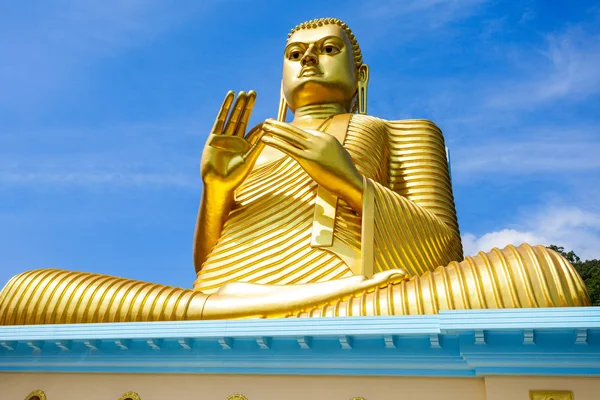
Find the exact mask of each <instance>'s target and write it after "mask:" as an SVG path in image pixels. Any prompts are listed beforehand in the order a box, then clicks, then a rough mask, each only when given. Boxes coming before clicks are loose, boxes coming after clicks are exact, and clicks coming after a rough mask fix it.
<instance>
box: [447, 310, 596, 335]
mask: <svg viewBox="0 0 600 400" xmlns="http://www.w3.org/2000/svg"><path fill="white" fill-rule="evenodd" d="M439 324H440V329H441V330H443V331H453V330H456V331H460V330H484V329H541V328H567V329H576V328H587V329H590V328H600V307H572V308H523V309H504V310H471V311H441V312H440V314H439Z"/></svg>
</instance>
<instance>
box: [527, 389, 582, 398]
mask: <svg viewBox="0 0 600 400" xmlns="http://www.w3.org/2000/svg"><path fill="white" fill-rule="evenodd" d="M574 399H575V398H574V397H573V392H571V391H567V390H531V391H530V392H529V400H574Z"/></svg>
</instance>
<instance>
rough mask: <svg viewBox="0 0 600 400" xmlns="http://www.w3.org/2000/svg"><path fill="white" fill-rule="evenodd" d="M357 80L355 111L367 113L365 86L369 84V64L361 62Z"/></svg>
mask: <svg viewBox="0 0 600 400" xmlns="http://www.w3.org/2000/svg"><path fill="white" fill-rule="evenodd" d="M357 78H358V80H357V82H356V91H357V96H356V103H355V104H356V106H355V107H356V111H357V112H358V113H359V114H363V115H364V114H366V113H367V86H368V84H369V66H368V65H367V64H362V65H361V66H360V67H359V68H358V72H357Z"/></svg>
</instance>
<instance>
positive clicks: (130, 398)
mask: <svg viewBox="0 0 600 400" xmlns="http://www.w3.org/2000/svg"><path fill="white" fill-rule="evenodd" d="M119 400H142V398H141V397H140V395H139V394H137V393H136V392H127V393H124V394H123V395H122V396H121V397H119Z"/></svg>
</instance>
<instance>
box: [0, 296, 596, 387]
mask: <svg viewBox="0 0 600 400" xmlns="http://www.w3.org/2000/svg"><path fill="white" fill-rule="evenodd" d="M32 348H33V349H34V350H37V351H33V352H32V351H31V349H32ZM65 348H66V349H68V351H65ZM159 349H160V350H159ZM57 371H60V372H92V373H164V374H169V373H200V374H214V373H227V374H267V375H269V374H278V375H298V374H301V375H351V376H355V375H362V376H439V377H473V376H479V377H482V376H488V375H495V376H496V375H522V376H524V375H530V376H531V375H537V376H550V375H563V376H596V377H600V307H586V308H568V309H567V308H565V309H532V310H525V309H521V310H472V311H452V312H445V313H441V314H439V315H428V316H420V317H419V316H410V317H402V316H398V317H354V318H322V319H314V320H310V321H309V320H294V319H256V320H242V321H237V320H234V321H183V322H175V321H174V322H153V323H142V322H133V323H126V324H124V323H109V324H80V325H77V324H72V325H46V326H41V325H34V326H0V372H57Z"/></svg>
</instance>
